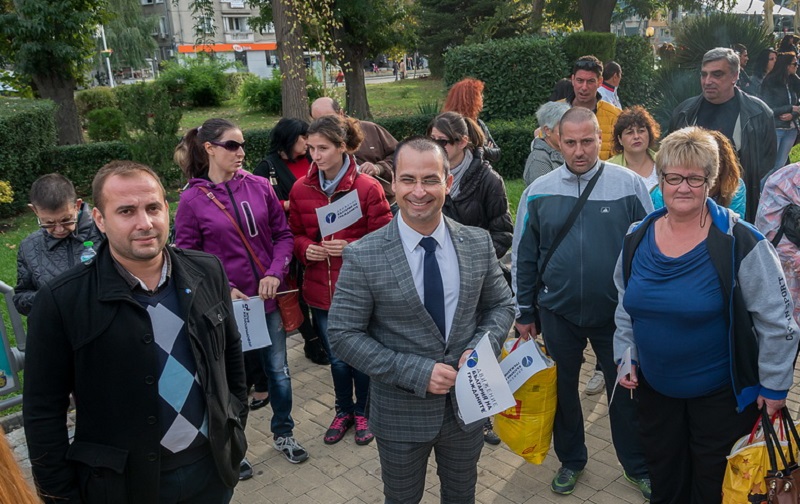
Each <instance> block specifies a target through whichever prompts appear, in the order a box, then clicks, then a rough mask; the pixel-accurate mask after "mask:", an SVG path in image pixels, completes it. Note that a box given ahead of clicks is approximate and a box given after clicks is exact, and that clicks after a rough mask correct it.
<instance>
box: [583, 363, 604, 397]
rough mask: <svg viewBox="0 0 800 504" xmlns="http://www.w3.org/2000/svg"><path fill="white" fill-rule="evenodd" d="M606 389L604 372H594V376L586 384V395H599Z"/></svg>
mask: <svg viewBox="0 0 800 504" xmlns="http://www.w3.org/2000/svg"><path fill="white" fill-rule="evenodd" d="M605 388H606V379H605V377H604V376H603V372H602V371H598V370H596V369H595V370H594V374H593V375H592V377H591V378H589V383H587V384H586V395H597V394H599V393H601V392H602V391H603V390H605Z"/></svg>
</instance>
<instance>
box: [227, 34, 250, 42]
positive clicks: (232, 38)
mask: <svg viewBox="0 0 800 504" xmlns="http://www.w3.org/2000/svg"><path fill="white" fill-rule="evenodd" d="M254 41H255V35H254V34H253V32H246V33H245V32H226V33H225V42H227V43H228V44H239V43H241V42H254Z"/></svg>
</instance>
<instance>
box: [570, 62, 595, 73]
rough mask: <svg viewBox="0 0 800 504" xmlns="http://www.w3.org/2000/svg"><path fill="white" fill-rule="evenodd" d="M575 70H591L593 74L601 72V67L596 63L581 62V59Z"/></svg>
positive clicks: (576, 63)
mask: <svg viewBox="0 0 800 504" xmlns="http://www.w3.org/2000/svg"><path fill="white" fill-rule="evenodd" d="M575 68H577V69H578V70H591V71H592V72H596V71H597V70H600V67H599V66H598V64H597V62H596V61H592V60H580V59H579V60H578V61H576V62H575Z"/></svg>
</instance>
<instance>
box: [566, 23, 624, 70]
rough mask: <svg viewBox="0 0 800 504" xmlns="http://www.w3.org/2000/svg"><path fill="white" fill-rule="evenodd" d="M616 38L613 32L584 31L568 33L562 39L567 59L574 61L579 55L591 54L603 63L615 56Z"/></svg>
mask: <svg viewBox="0 0 800 504" xmlns="http://www.w3.org/2000/svg"><path fill="white" fill-rule="evenodd" d="M616 39H617V36H616V35H614V34H613V33H599V32H584V31H580V32H575V33H570V34H569V35H568V36H567V37H566V38H565V39H564V53H565V54H566V55H567V61H575V60H577V59H578V58H580V57H581V56H586V55H587V54H591V55H594V56H596V57H597V59H599V60H600V61H602V62H603V63H605V62H606V61H610V60H613V59H614V58H615V57H616V56H615V54H616V49H617V47H616ZM570 68H571V65H570ZM623 72H624V70H623Z"/></svg>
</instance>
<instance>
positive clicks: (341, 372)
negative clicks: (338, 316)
mask: <svg viewBox="0 0 800 504" xmlns="http://www.w3.org/2000/svg"><path fill="white" fill-rule="evenodd" d="M311 313H312V314H313V316H314V320H315V321H316V324H315V325H316V326H317V331H319V337H320V339H321V340H322V345H323V346H324V347H325V352H326V353H327V354H328V360H330V361H331V376H332V377H333V393H334V395H335V396H336V413H355V414H356V415H361V416H366V411H367V395H368V393H369V376H367V375H366V374H364V373H362V372H361V371H358V370H357V369H356V368H354V367H352V366H351V365H350V364H347V363H346V362H344V361H343V360H339V359H338V358H337V357H336V356H335V355H333V351H332V350H331V344H330V343H329V342H328V310H321V309H319V308H314V307H312V308H311ZM354 387H355V392H356V402H355V403H354V402H353V388H354Z"/></svg>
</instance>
